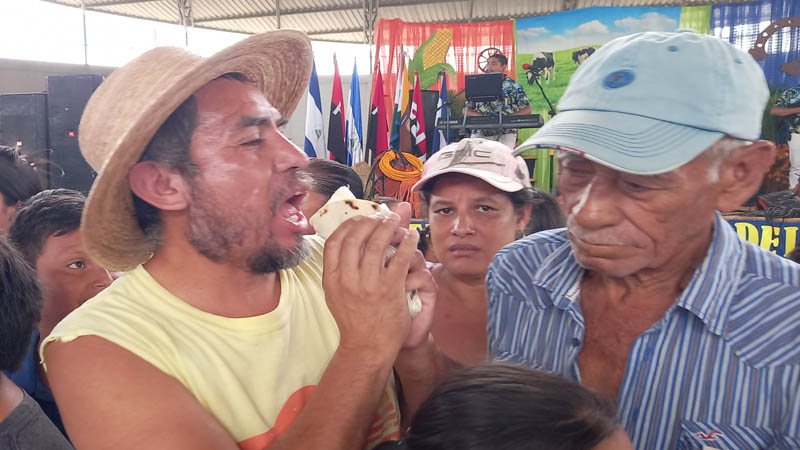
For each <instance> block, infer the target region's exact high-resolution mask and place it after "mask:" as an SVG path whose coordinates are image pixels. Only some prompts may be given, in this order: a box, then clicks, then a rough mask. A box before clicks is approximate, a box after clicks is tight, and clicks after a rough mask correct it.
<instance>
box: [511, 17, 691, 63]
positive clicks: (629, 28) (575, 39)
mask: <svg viewBox="0 0 800 450" xmlns="http://www.w3.org/2000/svg"><path fill="white" fill-rule="evenodd" d="M608 27H609V25H606V24H604V23H603V22H601V21H600V20H592V21H589V22H585V23H582V24H580V25H578V26H577V27H575V28H570V29H567V30H565V31H564V32H563V33H562V34H557V35H552V34H548V35H546V36H542V35H541V34H533V33H531V34H525V32H526V31H528V30H538V29H543V28H529V29H526V30H519V29H518V30H517V48H518V50H517V51H518V52H519V53H536V52H553V51H558V50H564V49H569V48H577V47H585V46H589V45H601V44H605V43H606V42H608V41H610V40H612V39H614V38H617V37H620V36H624V35H626V34H631V33H637V32H640V31H673V30H675V29H676V28H678V22H677V20H675V19H672V18H670V17H668V16H665V15H663V14H660V13H657V12H648V13H645V14H642V15H641V16H640V17H626V18H624V19H620V20H616V21H614V29H615V31H611V30H610V29H609V28H608Z"/></svg>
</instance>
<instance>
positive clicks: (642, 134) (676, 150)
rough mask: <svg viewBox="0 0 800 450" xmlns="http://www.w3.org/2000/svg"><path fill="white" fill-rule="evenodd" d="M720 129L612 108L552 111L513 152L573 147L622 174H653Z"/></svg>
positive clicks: (703, 145) (690, 154)
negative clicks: (554, 113)
mask: <svg viewBox="0 0 800 450" xmlns="http://www.w3.org/2000/svg"><path fill="white" fill-rule="evenodd" d="M723 136H724V133H720V132H718V131H710V130H704V129H701V128H694V127H690V126H686V125H681V124H677V123H672V122H665V121H663V120H657V119H652V118H650V117H644V116H638V115H634V114H627V113H619V112H613V111H596V110H580V109H576V110H569V111H562V112H560V113H558V114H557V115H556V116H555V117H553V118H552V119H550V120H549V121H547V123H546V124H545V125H544V126H543V127H542V128H541V129H540V130H539V131H537V132H536V134H534V135H533V136H531V137H530V138H528V139H527V140H525V142H523V143H522V144H521V145H520V146H519V147H517V149H516V150H515V151H514V154H515V155H521V154H522V153H523V152H525V151H527V150H531V149H535V148H550V149H558V150H567V151H572V152H577V153H579V154H581V155H583V156H585V157H586V158H587V159H590V160H593V161H595V162H597V163H599V164H602V165H604V166H607V167H610V168H612V169H614V170H619V171H622V172H627V173H634V174H640V175H655V174H659V173H664V172H669V171H671V170H674V169H677V168H678V167H680V166H682V165H684V164H686V163H688V162H689V161H691V160H692V159H694V158H695V157H696V156H698V155H699V154H700V153H702V152H703V151H705V150H706V149H707V148H709V147H710V146H711V145H712V144H714V142H716V141H717V140H719V139H721V138H722V137H723Z"/></svg>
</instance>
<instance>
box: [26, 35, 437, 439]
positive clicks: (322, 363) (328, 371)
mask: <svg viewBox="0 0 800 450" xmlns="http://www.w3.org/2000/svg"><path fill="white" fill-rule="evenodd" d="M311 65H312V52H311V45H310V41H309V40H308V38H307V37H306V36H305V35H304V34H302V33H299V32H296V31H278V32H272V33H264V34H260V35H256V36H252V37H250V38H248V39H245V40H243V41H240V42H238V43H237V44H235V45H233V46H231V47H229V48H227V49H224V50H222V51H220V52H219V53H217V54H215V55H214V56H212V57H211V58H209V59H203V58H200V57H197V56H195V55H192V54H189V53H187V52H185V51H183V50H180V49H176V48H157V49H154V50H151V51H149V52H147V53H145V54H143V55H142V56H140V57H138V58H136V59H135V60H133V61H131V62H130V63H128V64H127V65H125V66H124V67H122V68H120V69H118V70H117V71H115V72H114V73H113V74H112V75H111V76H110V77H109V78H108V79H107V80H106V81H104V82H103V84H102V85H101V86H100V87H99V88H98V90H97V91H96V92H95V93H94V95H93V96H92V98H91V99H90V101H89V103H88V105H87V107H86V110H85V111H84V114H83V117H82V119H81V127H80V144H81V151H82V152H83V154H84V156H85V157H86V159H87V160H88V161H89V163H90V164H91V165H92V166H93V167H94V168H95V169H96V170H97V172H98V177H97V179H96V180H95V184H94V186H93V187H92V191H91V193H90V195H89V199H88V201H87V203H86V208H85V211H84V215H83V221H82V224H81V231H82V233H83V237H84V244H85V247H86V250H87V251H88V253H89V255H90V256H91V257H92V258H93V259H94V260H95V261H97V262H98V263H100V264H102V265H103V266H105V267H107V268H109V269H112V270H117V271H120V270H129V271H128V273H126V274H125V275H124V276H123V277H121V278H120V279H118V280H117V281H116V282H115V283H114V284H113V285H112V286H111V287H109V288H108V289H106V290H105V291H104V292H102V293H101V294H99V295H98V296H96V297H94V298H93V299H91V300H90V301H89V302H87V303H86V304H84V305H82V306H81V307H80V308H78V309H77V310H76V311H74V312H73V313H72V314H70V315H69V316H68V317H66V318H65V319H64V320H63V321H62V322H61V323H59V325H58V326H57V327H56V328H55V329H54V330H53V332H52V334H51V335H50V336H49V337H47V338H46V339H45V341H44V343H43V344H42V349H41V353H42V356H43V359H44V362H45V364H46V368H47V371H48V376H49V379H50V384H51V387H52V389H53V392H54V394H55V397H56V401H57V402H58V405H59V409H60V410H61V412H62V417H63V418H64V424H65V425H66V428H67V432H68V433H69V436H70V438H71V439H72V441H73V442H74V443H75V445H76V447H77V448H81V449H107V448H114V449H140V448H153V449H216V450H220V449H231V450H232V449H236V448H239V449H262V448H266V447H269V448H270V449H323V448H324V449H356V448H364V447H365V446H367V447H372V446H375V445H376V444H377V443H379V442H381V441H383V440H387V439H391V438H394V437H396V436H397V435H398V433H399V424H398V418H397V415H398V406H397V401H396V396H395V393H394V384H393V383H394V379H393V377H392V363H393V361H394V360H395V357H396V356H397V353H398V352H399V350H400V349H401V347H402V345H403V344H404V342H405V343H406V344H407V345H410V346H412V347H413V346H414V343H415V341H419V340H420V336H422V337H424V336H425V334H424V333H421V332H419V331H418V329H424V328H425V327H424V326H419V325H416V324H420V323H424V322H425V321H428V322H429V321H430V314H431V313H432V308H431V307H430V306H431V303H430V301H431V300H432V299H431V297H432V295H433V293H434V291H435V288H434V283H433V280H432V278H431V276H430V274H429V273H427V271H425V270H424V260H423V259H422V256H421V255H420V254H419V252H417V251H416V245H417V237H416V233H415V232H412V231H410V230H408V229H407V227H404V226H401V224H400V217H399V216H398V215H396V214H394V213H390V214H387V215H385V216H383V217H378V216H372V217H361V218H360V219H353V220H350V221H348V222H346V223H344V224H343V225H342V226H341V227H339V229H338V231H337V232H335V233H334V234H333V235H332V236H330V238H329V239H328V241H327V242H326V243H325V251H324V259H323V246H322V243H321V241H320V240H319V238H316V237H308V238H304V237H303V231H304V230H305V228H306V226H307V221H306V218H305V217H304V216H303V214H302V213H301V212H300V204H301V203H302V201H303V197H304V196H305V195H306V192H307V191H308V187H307V184H306V183H305V182H304V181H303V180H302V179H301V177H300V175H299V173H300V171H301V170H302V169H304V168H305V167H306V164H307V161H306V157H305V155H304V154H303V152H302V150H300V149H298V148H297V147H295V146H294V145H293V144H291V142H289V141H288V140H287V139H286V137H285V136H284V135H283V134H282V132H281V130H282V127H283V125H284V124H285V121H286V119H284V116H287V115H289V114H291V113H292V111H293V110H294V108H295V106H296V104H297V102H298V100H299V99H300V97H301V95H302V93H303V91H304V89H305V83H306V82H307V80H308V78H309V75H310V73H311ZM404 209H405V211H402V215H405V216H406V219H407V218H408V217H407V216H408V214H409V210H410V208H409V205H407V204H406V205H405V208H404ZM390 243H391V244H393V245H395V246H397V252H396V254H395V255H394V257H393V258H392V259H391V260H390V261H389V262H388V264H384V262H385V255H386V252H387V250H388V247H389V245H390ZM323 268H324V275H323ZM408 289H417V290H418V292H420V294H421V296H422V297H423V302H428V305H426V310H427V311H428V312H427V313H425V312H423V313H422V314H420V315H419V316H417V318H416V319H415V320H414V322H413V324H412V322H411V319H410V316H409V312H408V306H407V302H406V291H407V290H408ZM420 320H421V321H422V322H420Z"/></svg>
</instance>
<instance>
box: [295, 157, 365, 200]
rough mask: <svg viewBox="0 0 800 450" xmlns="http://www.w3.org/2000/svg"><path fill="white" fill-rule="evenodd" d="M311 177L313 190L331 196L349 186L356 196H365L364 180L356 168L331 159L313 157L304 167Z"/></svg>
mask: <svg viewBox="0 0 800 450" xmlns="http://www.w3.org/2000/svg"><path fill="white" fill-rule="evenodd" d="M304 172H306V173H307V174H308V175H309V176H310V177H311V190H313V191H314V192H318V193H320V194H322V195H323V196H325V197H328V198H330V196H331V195H333V193H334V192H336V190H337V189H339V188H340V187H342V186H347V187H349V188H350V190H351V191H352V192H353V195H355V196H356V198H364V182H363V181H361V177H359V176H358V174H357V173H356V171H355V170H353V169H351V168H350V167H348V166H346V165H344V164H342V163H340V162H337V161H332V160H330V159H321V158H311V159H310V160H309V161H308V167H306V168H305V169H304Z"/></svg>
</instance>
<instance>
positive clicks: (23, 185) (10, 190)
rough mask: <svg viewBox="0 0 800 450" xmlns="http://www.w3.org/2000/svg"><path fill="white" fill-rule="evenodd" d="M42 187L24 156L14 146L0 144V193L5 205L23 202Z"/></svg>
mask: <svg viewBox="0 0 800 450" xmlns="http://www.w3.org/2000/svg"><path fill="white" fill-rule="evenodd" d="M43 188H44V187H43V186H42V183H41V181H40V180H39V178H38V177H37V176H36V171H35V170H34V168H33V166H32V165H31V164H30V162H28V161H27V160H26V159H25V157H24V156H23V155H21V154H20V153H19V152H18V151H17V149H16V148H13V147H6V146H3V145H0V194H3V201H4V202H5V204H6V206H13V205H16V204H17V203H19V202H23V201H25V200H27V199H28V198H30V197H31V196H32V195H33V194H35V193H37V192H39V191H41V190H42V189H43Z"/></svg>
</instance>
